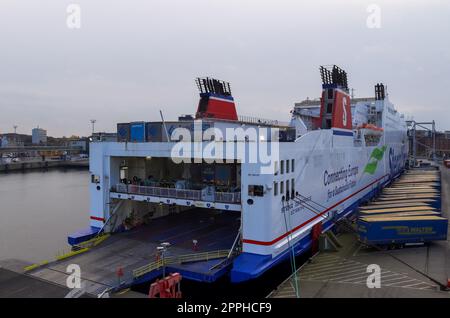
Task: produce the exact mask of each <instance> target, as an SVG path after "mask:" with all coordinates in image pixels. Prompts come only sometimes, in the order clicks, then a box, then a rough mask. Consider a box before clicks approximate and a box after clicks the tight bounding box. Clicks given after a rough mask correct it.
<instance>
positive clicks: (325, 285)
mask: <svg viewBox="0 0 450 318" xmlns="http://www.w3.org/2000/svg"><path fill="white" fill-rule="evenodd" d="M440 170H441V186H440V187H441V191H440V192H441V193H439V194H438V196H439V195H440V196H441V200H434V199H435V198H436V193H435V191H434V190H432V189H431V188H428V185H429V184H430V182H428V185H424V183H422V182H421V181H423V180H424V178H426V177H424V175H426V174H424V175H423V176H421V175H420V174H416V176H415V177H413V178H409V179H410V180H406V179H405V177H404V176H402V177H401V178H400V181H399V182H398V183H397V184H396V182H394V183H393V184H392V185H391V186H390V187H388V188H386V189H385V190H384V191H383V193H382V194H381V196H380V197H379V198H377V199H375V201H374V202H371V203H370V204H369V205H368V206H366V207H362V208H360V211H364V212H370V211H374V210H373V209H376V208H378V209H380V208H388V207H390V208H394V207H395V208H400V210H401V207H403V209H404V210H405V211H409V212H399V211H397V210H396V211H390V213H396V214H399V213H414V212H411V211H412V210H414V209H411V207H417V206H422V207H423V206H424V205H426V206H427V207H428V208H432V207H433V206H434V207H436V206H438V207H439V210H440V212H441V215H442V216H443V217H446V218H448V216H449V215H450V212H449V211H450V201H449V200H450V197H449V194H450V170H449V169H448V168H446V167H445V166H441V167H440ZM436 181H437V180H436ZM406 183H408V184H409V185H413V186H418V187H417V188H416V189H418V188H420V187H422V189H421V190H414V191H411V189H408V191H407V192H409V193H408V194H402V195H403V196H399V194H397V193H395V192H398V191H400V192H403V191H402V190H401V188H402V187H404V184H406ZM431 184H432V185H433V186H436V184H433V182H431ZM424 189H425V194H423V193H419V194H418V193H414V192H415V191H417V192H422V190H424ZM438 201H440V204H438V203H437V202H438ZM418 210H420V211H421V212H419V214H420V213H424V214H428V213H432V214H433V213H436V212H435V211H426V210H424V209H423V208H420V209H418ZM392 217H394V216H392ZM395 217H397V218H402V217H410V216H404V215H403V216H402V215H397V216H395ZM447 237H448V236H447ZM337 238H338V241H339V243H340V245H341V247H339V248H337V250H324V251H320V252H319V253H317V254H316V255H315V256H313V257H312V258H311V259H310V260H309V261H308V262H306V263H305V264H303V265H302V266H301V267H300V268H299V269H298V270H297V271H296V272H294V273H293V274H292V275H291V276H290V277H289V278H288V279H286V280H285V281H284V282H283V283H282V284H280V285H279V286H278V287H277V288H276V289H275V290H274V291H272V292H271V293H270V294H269V295H268V297H269V298H296V297H300V298H337V297H349V298H353V297H355V298H373V297H377V298H396V297H420V298H428V297H431V298H441V297H443V298H450V292H449V291H448V288H447V286H448V282H449V268H448V264H449V255H448V250H449V242H448V239H447V240H446V241H435V242H431V243H428V244H423V245H416V246H414V245H413V246H405V247H403V248H400V249H381V250H380V249H377V248H374V247H373V246H367V245H364V244H362V243H361V242H360V241H359V240H358V237H357V235H356V234H355V233H354V232H353V231H351V230H349V229H348V230H347V231H343V232H342V233H341V234H338V236H337ZM371 264H376V265H378V266H380V269H381V280H380V282H381V288H368V286H367V278H368V276H369V275H370V273H371V272H370V271H368V266H369V265H371Z"/></svg>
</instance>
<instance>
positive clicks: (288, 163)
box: [275, 159, 295, 175]
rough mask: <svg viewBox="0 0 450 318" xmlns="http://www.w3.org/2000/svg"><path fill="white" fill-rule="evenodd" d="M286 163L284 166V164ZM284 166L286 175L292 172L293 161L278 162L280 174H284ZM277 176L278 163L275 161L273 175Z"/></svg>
mask: <svg viewBox="0 0 450 318" xmlns="http://www.w3.org/2000/svg"><path fill="white" fill-rule="evenodd" d="M285 163H286V164H285ZM285 165H286V173H290V172H294V169H295V168H294V167H295V159H291V160H280V171H279V172H280V174H284V172H285V169H284V168H285ZM277 174H278V161H275V175H277Z"/></svg>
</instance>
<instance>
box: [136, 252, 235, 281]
mask: <svg viewBox="0 0 450 318" xmlns="http://www.w3.org/2000/svg"><path fill="white" fill-rule="evenodd" d="M229 257H230V250H217V251H209V252H202V253H193V254H185V255H178V256H165V257H164V258H161V259H158V260H156V261H154V262H151V263H149V264H147V265H144V266H141V267H138V268H136V269H135V270H133V278H134V279H137V278H139V277H142V276H144V275H146V274H148V273H150V272H152V271H155V270H158V269H160V268H162V267H163V266H167V265H173V264H183V263H190V262H202V261H209V260H214V259H219V258H229Z"/></svg>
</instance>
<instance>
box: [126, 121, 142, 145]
mask: <svg viewBox="0 0 450 318" xmlns="http://www.w3.org/2000/svg"><path fill="white" fill-rule="evenodd" d="M130 141H131V142H145V141H146V138H145V122H143V121H139V122H133V123H130Z"/></svg>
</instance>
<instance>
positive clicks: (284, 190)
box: [273, 179, 295, 198]
mask: <svg viewBox="0 0 450 318" xmlns="http://www.w3.org/2000/svg"><path fill="white" fill-rule="evenodd" d="M285 182H286V183H285ZM278 184H279V185H280V187H279V188H280V189H279V190H280V191H279V192H278ZM285 184H286V187H285ZM294 193H295V180H294V179H291V180H286V181H280V182H276V181H274V183H273V195H274V196H277V195H278V194H281V195H283V194H286V198H289V197H290V196H292V197H294Z"/></svg>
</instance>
